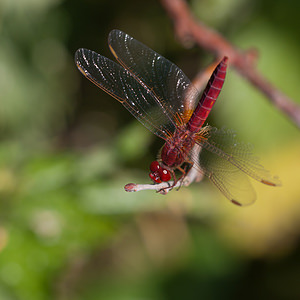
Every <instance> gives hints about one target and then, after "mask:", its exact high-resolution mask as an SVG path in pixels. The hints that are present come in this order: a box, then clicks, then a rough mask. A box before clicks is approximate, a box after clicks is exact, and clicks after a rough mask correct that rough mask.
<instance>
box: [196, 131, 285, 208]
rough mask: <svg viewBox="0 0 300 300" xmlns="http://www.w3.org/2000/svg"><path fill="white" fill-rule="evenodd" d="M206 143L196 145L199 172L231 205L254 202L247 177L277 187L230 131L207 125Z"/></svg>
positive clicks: (275, 182)
mask: <svg viewBox="0 0 300 300" xmlns="http://www.w3.org/2000/svg"><path fill="white" fill-rule="evenodd" d="M203 130H204V131H206V132H207V140H202V141H201V139H200V141H199V142H197V143H198V144H199V145H200V146H201V147H202V150H201V152H200V156H199V158H198V159H197V158H195V157H194V158H193V160H194V161H195V160H196V161H197V160H198V161H199V165H200V169H201V171H202V172H203V173H204V174H205V175H206V176H208V177H209V179H210V180H211V181H212V182H213V183H214V184H215V185H216V186H217V187H218V188H219V190H220V191H221V192H222V193H223V194H224V195H225V196H226V197H227V198H228V199H229V200H230V201H231V202H233V203H235V204H238V205H249V204H251V203H253V202H254V201H255V199H256V195H255V191H254V189H253V187H252V185H251V183H250V181H249V179H248V177H247V175H249V176H250V177H252V178H254V179H256V180H257V181H259V182H262V183H264V184H267V185H271V186H276V185H280V181H279V179H278V178H277V177H273V176H272V175H271V174H270V172H269V171H267V170H266V169H264V167H263V166H262V165H260V163H259V159H258V158H257V157H255V156H254V155H253V153H252V146H251V145H249V144H243V143H239V142H238V141H237V139H236V135H235V133H234V131H232V130H225V129H217V128H213V127H210V126H207V127H205V128H204V129H203Z"/></svg>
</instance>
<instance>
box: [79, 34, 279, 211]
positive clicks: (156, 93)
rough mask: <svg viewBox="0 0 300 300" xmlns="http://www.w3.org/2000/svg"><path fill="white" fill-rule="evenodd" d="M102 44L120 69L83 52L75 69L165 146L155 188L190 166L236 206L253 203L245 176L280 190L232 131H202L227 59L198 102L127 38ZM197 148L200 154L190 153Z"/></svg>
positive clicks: (181, 79)
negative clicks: (106, 44) (119, 103)
mask: <svg viewBox="0 0 300 300" xmlns="http://www.w3.org/2000/svg"><path fill="white" fill-rule="evenodd" d="M108 44H109V48H110V50H111V52H112V54H113V55H114V57H115V58H116V60H117V61H118V62H119V63H120V65H119V64H117V63H115V62H113V61H111V60H110V59H108V58H106V57H104V56H102V55H99V54H97V53H95V52H93V51H91V50H87V49H83V48H82V49H79V50H77V52H76V54H75V61H76V65H77V67H78V69H79V71H80V72H81V73H82V74H83V75H84V76H85V77H87V78H88V79H89V80H90V81H91V82H93V83H94V84H95V85H97V86H98V87H99V88H101V89H103V90H104V91H105V92H107V93H108V94H110V95H111V96H113V97H114V98H115V99H117V100H118V101H119V102H121V103H122V104H123V105H124V106H125V108H127V109H128V110H129V111H130V113H131V114H132V115H133V116H134V117H135V118H137V119H138V120H139V121H140V122H141V123H142V124H143V125H144V126H145V127H146V128H148V129H149V130H150V131H152V132H153V133H154V134H156V135H157V136H159V137H160V138H162V139H163V140H164V141H165V144H164V146H163V147H162V149H161V151H160V153H159V155H158V159H157V160H156V161H154V162H152V163H151V165H150V174H149V176H150V178H151V179H152V180H153V181H154V182H155V183H160V182H168V181H170V180H171V179H172V177H173V179H174V183H173V186H175V184H176V182H178V179H176V175H175V170H179V171H180V172H181V173H182V175H181V177H180V178H183V177H184V176H186V174H187V173H188V172H189V170H190V169H191V167H192V166H193V167H195V168H197V170H198V171H199V172H201V173H202V174H204V175H206V176H207V177H208V178H209V179H210V180H211V181H212V182H213V183H214V184H215V185H216V187H217V188H218V189H219V190H220V191H221V192H222V193H223V194H224V196H225V197H227V198H228V199H229V200H230V201H231V202H232V203H234V204H236V205H240V206H242V205H248V204H251V203H252V202H254V201H255V198H256V196H255V191H254V189H253V187H252V185H251V183H250V181H249V179H248V176H247V175H249V176H250V177H252V178H254V179H256V180H257V181H259V182H262V183H264V184H267V185H269V186H277V185H280V181H279V180H278V178H277V177H273V176H271V175H270V173H269V172H268V171H267V170H265V169H264V168H263V167H262V166H261V165H260V164H259V161H258V159H257V158H256V157H255V156H253V155H252V149H251V147H250V146H249V145H247V144H243V143H239V142H238V141H237V139H236V136H235V133H234V132H233V131H232V130H225V129H217V128H213V127H211V126H205V127H203V124H204V122H205V121H206V118H207V117H208V115H209V113H210V111H211V109H212V107H213V105H214V104H215V101H216V99H217V97H218V95H219V93H220V91H221V89H222V86H223V83H224V79H225V75H226V68H227V60H228V59H227V57H224V58H223V59H222V61H221V62H220V63H219V64H218V66H217V67H216V68H215V70H214V72H213V74H212V75H211V78H210V80H209V82H208V84H207V86H206V88H205V90H204V92H203V94H202V96H201V98H200V100H198V94H199V93H198V91H197V90H196V88H195V87H194V86H193V85H192V83H191V82H190V80H189V79H188V78H187V76H186V75H185V74H184V73H183V72H182V70H181V69H179V68H178V67H177V66H176V65H175V64H173V63H172V62H170V61H169V60H168V59H166V58H164V57H163V56H161V55H159V54H158V53H156V52H155V51H153V50H151V49H150V48H148V47H147V46H145V45H144V44H142V43H140V42H139V41H137V40H135V39H134V38H132V37H131V36H129V35H128V34H126V33H124V32H122V31H120V30H113V31H111V32H110V34H109V37H108ZM197 145H198V146H200V149H201V151H200V154H199V151H198V152H195V151H193V149H194V146H197ZM198 148H199V147H198ZM195 153H196V154H195Z"/></svg>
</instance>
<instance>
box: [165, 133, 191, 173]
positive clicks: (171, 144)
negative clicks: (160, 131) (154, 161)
mask: <svg viewBox="0 0 300 300" xmlns="http://www.w3.org/2000/svg"><path fill="white" fill-rule="evenodd" d="M194 144H195V139H194V133H192V132H190V131H188V130H186V129H177V130H176V131H175V133H174V136H173V137H172V138H170V139H169V140H167V142H166V143H165V144H164V146H163V147H162V149H161V152H160V158H161V161H162V164H163V165H164V166H165V167H167V168H171V169H176V168H177V167H179V166H180V165H182V164H183V163H184V162H185V161H186V159H187V157H188V154H189V153H190V151H191V150H192V148H193V146H194Z"/></svg>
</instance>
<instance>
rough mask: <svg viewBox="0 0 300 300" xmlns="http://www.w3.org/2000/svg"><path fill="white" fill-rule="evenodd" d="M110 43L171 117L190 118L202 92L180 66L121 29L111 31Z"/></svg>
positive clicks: (111, 47)
mask: <svg viewBox="0 0 300 300" xmlns="http://www.w3.org/2000/svg"><path fill="white" fill-rule="evenodd" d="M108 43H109V47H110V50H111V52H112V53H113V55H114V56H115V58H116V59H117V60H118V62H119V63H120V64H121V65H122V66H123V67H124V68H125V69H127V70H128V71H129V72H131V73H132V74H133V75H134V76H135V77H137V78H138V79H139V80H141V81H142V82H143V83H144V84H146V85H147V86H148V87H149V88H151V90H152V91H153V93H154V94H155V95H156V96H157V98H159V101H160V102H161V105H163V107H164V109H165V111H167V112H168V113H169V115H170V117H171V118H173V119H174V117H173V116H178V115H179V116H180V117H181V119H182V120H183V121H184V122H187V121H188V119H189V117H190V115H191V114H192V112H193V111H194V108H195V106H196V100H197V97H198V94H199V93H198V91H197V90H196V88H195V87H194V86H193V85H192V84H191V82H190V80H189V79H188V78H187V76H186V75H185V74H184V73H183V72H182V70H181V69H180V68H178V67H177V66H176V65H175V64H173V63H172V62H171V61H169V60H168V59H166V58H165V57H163V56H161V55H160V54H158V53H156V52H155V51H153V50H152V49H150V48H148V47H147V46H145V45H144V44H142V43H141V42H139V41H137V40H135V39H134V38H132V37H131V36H129V35H128V34H126V33H124V32H122V31H120V30H113V31H111V32H110V34H109V37H108ZM175 119H176V118H175Z"/></svg>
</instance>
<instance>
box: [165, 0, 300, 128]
mask: <svg viewBox="0 0 300 300" xmlns="http://www.w3.org/2000/svg"><path fill="white" fill-rule="evenodd" d="M161 3H162V5H163V6H164V7H165V9H166V11H167V12H168V14H169V15H170V17H171V18H172V20H173V22H174V27H175V32H176V35H177V36H178V38H179V39H180V41H181V42H182V43H187V42H190V41H193V42H194V43H196V44H198V45H199V46H201V47H202V48H204V49H206V50H208V51H210V52H212V53H214V55H216V56H217V58H218V59H221V58H222V57H223V56H225V55H226V56H228V57H229V59H230V63H231V65H232V66H234V68H235V69H236V70H237V71H238V72H239V73H240V74H241V75H242V76H244V77H245V78H246V79H248V80H249V81H250V82H251V83H252V84H253V85H254V86H255V87H256V88H257V89H258V90H260V91H261V92H262V93H263V94H265V95H266V96H267V98H268V99H269V100H270V102H271V103H272V104H273V105H274V106H275V107H277V108H278V109H279V110H280V111H282V112H284V113H285V114H286V115H287V116H288V117H289V118H290V119H291V120H292V121H293V122H294V123H295V124H296V125H297V126H298V127H300V107H299V106H298V105H297V104H296V103H295V102H293V101H292V99H290V98H289V97H287V96H286V95H284V94H283V93H282V92H281V91H279V90H278V89H277V88H276V87H274V86H273V85H272V84H271V83H270V82H269V81H268V80H267V79H266V78H264V76H263V75H261V74H260V73H259V72H258V71H257V69H256V67H255V61H256V53H255V52H253V51H248V52H243V51H241V50H239V49H237V48H236V47H234V46H233V45H232V44H231V43H229V42H228V41H226V40H225V39H224V38H223V37H222V36H221V35H220V34H219V33H217V32H216V31H214V30H212V29H210V28H208V27H206V26H205V25H204V24H202V23H200V22H198V21H196V20H195V18H194V17H193V16H192V14H191V12H190V10H189V7H188V5H187V4H186V2H185V1H184V0H161Z"/></svg>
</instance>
